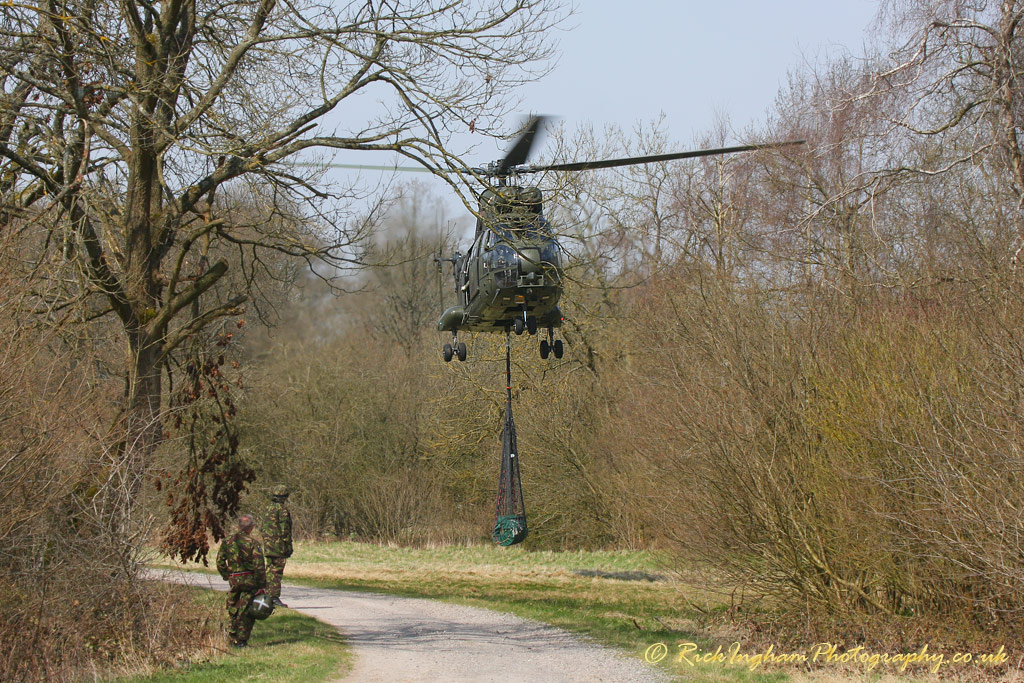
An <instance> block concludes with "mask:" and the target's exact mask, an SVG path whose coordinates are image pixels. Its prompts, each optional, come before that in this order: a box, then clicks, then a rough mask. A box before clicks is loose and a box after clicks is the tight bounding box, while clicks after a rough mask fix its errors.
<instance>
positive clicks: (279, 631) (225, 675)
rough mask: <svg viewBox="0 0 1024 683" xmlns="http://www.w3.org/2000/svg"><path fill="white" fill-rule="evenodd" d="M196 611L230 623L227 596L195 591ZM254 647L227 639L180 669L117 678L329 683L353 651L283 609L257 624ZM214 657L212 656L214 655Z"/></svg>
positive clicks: (151, 682)
mask: <svg viewBox="0 0 1024 683" xmlns="http://www.w3.org/2000/svg"><path fill="white" fill-rule="evenodd" d="M191 591H192V592H193V593H194V596H193V599H194V600H195V603H196V609H197V610H202V611H204V612H206V613H208V614H210V615H211V618H213V619H220V620H224V619H226V613H225V610H224V594H223V593H220V592H214V591H210V590H203V589H199V588H193V589H191ZM249 645H250V647H248V648H245V649H240V650H230V651H228V650H227V649H223V648H226V639H225V640H222V641H221V642H219V643H217V645H216V646H215V648H209V649H207V650H206V651H204V652H203V653H202V654H199V655H196V656H193V657H191V658H190V659H189V661H182V662H180V663H179V666H178V667H176V668H174V669H170V670H162V671H156V672H149V673H147V674H145V675H134V676H130V677H123V678H118V679H117V680H118V681H120V682H121V683H161V682H164V681H168V682H173V683H222V682H223V683H231V682H234V681H257V680H258V681H275V682H276V681H281V682H288V681H295V682H296V683H298V682H300V681H303V682H304V681H327V680H333V679H335V678H337V677H339V676H340V675H342V673H343V672H344V671H345V670H346V669H348V668H351V665H352V653H351V650H350V649H349V648H348V647H347V646H346V645H345V642H344V639H343V638H342V637H341V636H340V635H339V634H338V632H337V631H336V630H335V629H334V628H332V627H330V626H327V625H326V624H323V623H321V622H319V621H317V620H316V619H313V618H312V617H307V616H304V615H302V614H299V613H298V612H295V611H294V610H288V609H279V610H276V611H275V612H274V614H273V615H272V616H271V617H270V618H269V619H266V620H264V621H257V622H256V625H255V626H254V627H253V631H252V636H251V637H250V639H249ZM211 652H213V653H214V654H211Z"/></svg>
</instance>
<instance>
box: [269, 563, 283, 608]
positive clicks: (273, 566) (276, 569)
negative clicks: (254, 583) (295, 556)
mask: <svg viewBox="0 0 1024 683" xmlns="http://www.w3.org/2000/svg"><path fill="white" fill-rule="evenodd" d="M287 561H288V558H287V557H268V558H267V597H269V598H270V599H274V598H280V597H281V577H282V576H284V563H285V562H287Z"/></svg>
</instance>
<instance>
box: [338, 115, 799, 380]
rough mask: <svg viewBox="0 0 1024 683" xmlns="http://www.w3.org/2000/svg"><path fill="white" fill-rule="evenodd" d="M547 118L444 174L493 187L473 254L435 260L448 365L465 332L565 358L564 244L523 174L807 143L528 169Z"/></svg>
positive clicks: (462, 348) (482, 199) (483, 201)
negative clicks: (446, 282)
mask: <svg viewBox="0 0 1024 683" xmlns="http://www.w3.org/2000/svg"><path fill="white" fill-rule="evenodd" d="M547 118H548V117H546V116H532V117H530V119H529V120H528V121H527V123H526V125H525V126H524V128H523V131H522V132H521V133H520V135H519V137H518V138H517V139H516V140H515V142H514V143H513V144H512V147H511V148H510V149H509V151H508V152H507V153H506V154H505V158H503V159H501V160H499V161H493V162H491V163H489V164H487V165H486V166H482V167H476V168H462V169H457V168H456V169H444V170H440V171H439V172H441V173H457V174H461V175H472V176H474V177H475V178H476V179H478V180H481V181H483V182H485V183H486V184H487V185H488V187H487V188H486V189H484V190H483V192H481V193H480V194H479V197H478V199H479V211H478V212H477V221H476V232H475V234H474V237H473V243H472V245H471V246H470V247H469V250H468V251H467V252H466V253H465V254H462V253H461V252H458V251H456V252H455V253H454V254H453V255H452V256H450V257H447V258H441V257H440V256H438V257H437V258H435V259H434V261H435V262H436V263H437V264H438V267H441V264H442V263H445V262H447V263H451V264H452V274H453V276H454V279H455V292H456V295H457V301H458V302H457V303H456V305H454V306H452V307H451V308H448V309H447V310H446V311H445V312H444V313H442V314H441V318H440V320H438V322H437V329H438V330H439V331H441V332H451V333H452V340H451V343H446V344H445V345H444V347H443V349H442V357H443V358H444V360H445V362H450V361H451V360H452V359H453V358H457V359H459V360H460V361H464V360H466V356H467V349H466V344H465V343H464V342H461V341H459V331H460V330H466V331H469V332H506V333H507V332H509V331H511V332H514V333H515V334H517V335H521V334H523V333H524V332H529V333H530V335H536V334H537V332H538V331H540V330H545V331H546V332H547V334H546V338H545V339H542V340H541V342H540V356H541V358H544V359H546V358H548V357H549V356H550V355H552V354H553V355H554V356H555V358H561V357H562V354H563V352H564V345H563V344H562V340H561V339H555V330H556V329H557V328H559V327H561V326H562V323H563V318H562V311H561V309H560V308H559V307H558V301H559V299H560V298H561V296H562V288H563V281H564V277H563V270H562V261H561V258H562V257H561V247H560V246H559V244H558V241H557V239H556V237H555V233H554V231H553V230H552V229H551V225H550V224H549V223H548V221H547V219H546V218H545V217H544V195H543V192H542V191H541V190H540V188H538V187H536V186H532V185H521V184H519V182H518V181H519V177H520V176H523V175H528V174H532V173H540V172H543V171H587V170H593V169H602V168H614V167H617V166H631V165H635V164H651V163H656V162H659V161H674V160H676V159H692V158H696V157H705V156H717V155H721V154H734V153H737V152H750V151H754V150H759V149H772V148H776V147H786V146H789V145H801V144H803V143H804V141H803V140H797V141H790V142H769V143H764V144H758V145H741V146H737V147H719V148H716V149H701V150H694V151H689V152H675V153H670V154H653V155H646V156H636V157H626V158H621V159H603V160H595V161H576V162H570V163H557V164H543V165H535V164H527V163H526V160H527V158H528V157H529V155H530V150H531V148H532V147H533V145H534V142H535V141H536V139H537V133H538V132H539V131H540V130H541V128H542V126H543V125H544V122H545V121H546V120H547ZM331 166H337V167H341V168H359V169H379V170H397V171H426V170H428V169H426V168H413V167H402V166H398V167H374V166H348V165H345V164H331ZM492 179H493V182H492Z"/></svg>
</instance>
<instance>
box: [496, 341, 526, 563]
mask: <svg viewBox="0 0 1024 683" xmlns="http://www.w3.org/2000/svg"><path fill="white" fill-rule="evenodd" d="M511 378H512V368H511V349H510V344H509V340H508V335H507V333H506V338H505V380H506V382H505V390H506V400H505V427H504V428H503V429H502V432H501V475H500V477H499V480H498V506H497V512H496V514H495V518H494V531H492V532H491V538H493V539H494V542H495V543H497V544H498V545H503V546H510V545H515V544H516V543H520V542H522V540H523V539H524V538H526V533H527V528H526V506H525V504H524V503H523V484H522V481H521V480H520V478H519V449H518V446H517V445H516V424H515V421H514V420H513V419H512V381H511Z"/></svg>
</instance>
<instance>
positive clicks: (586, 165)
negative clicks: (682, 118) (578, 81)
mask: <svg viewBox="0 0 1024 683" xmlns="http://www.w3.org/2000/svg"><path fill="white" fill-rule="evenodd" d="M802 144H804V141H803V140H792V141H789V142H767V143H764V144H761V145H741V146H739V147H719V148H717V149H698V150H695V151H691V152H675V153H672V154H651V155H648V156H642V157H625V158H623V159H605V160H603V161H576V162H570V163H567V164H547V165H545V166H525V167H523V168H520V169H516V172H517V173H538V172H540V171H587V170H590V169H595V168H614V167H616V166H632V165H633V164H653V163H655V162H658V161H674V160H676V159H692V158H694V157H709V156H716V155H719V154H733V153H735V152H751V151H753V150H756V149H772V148H775V147H788V146H790V145H802Z"/></svg>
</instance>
